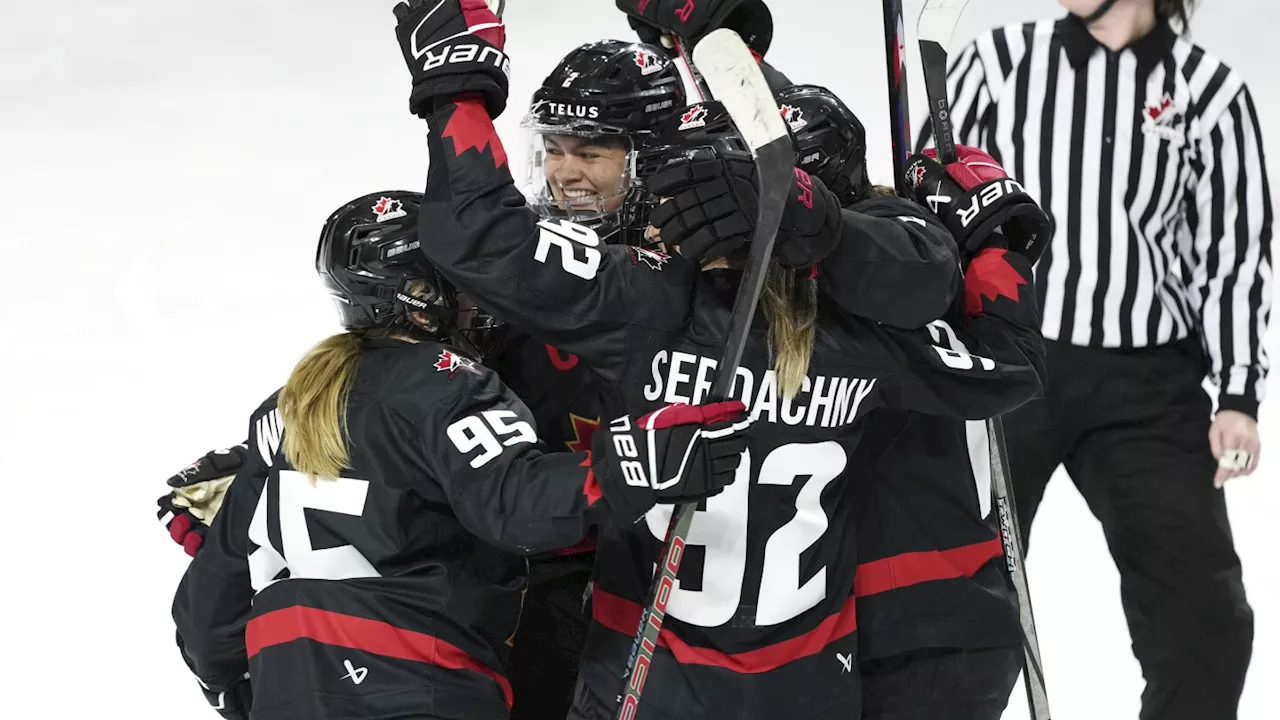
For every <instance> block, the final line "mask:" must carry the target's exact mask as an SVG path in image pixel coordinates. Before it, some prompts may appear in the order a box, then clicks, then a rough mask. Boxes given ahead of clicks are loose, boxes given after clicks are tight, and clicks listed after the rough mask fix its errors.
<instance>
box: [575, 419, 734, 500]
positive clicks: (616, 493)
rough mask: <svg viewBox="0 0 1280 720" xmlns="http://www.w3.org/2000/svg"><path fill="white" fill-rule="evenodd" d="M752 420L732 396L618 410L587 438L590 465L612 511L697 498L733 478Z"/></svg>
mask: <svg viewBox="0 0 1280 720" xmlns="http://www.w3.org/2000/svg"><path fill="white" fill-rule="evenodd" d="M750 427H751V419H750V418H749V417H748V416H747V409H746V406H744V405H743V404H742V403H741V402H739V401H737V400H733V401H728V402H718V403H710V404H707V405H684V404H679V405H668V406H666V407H663V408H660V409H658V410H655V411H653V412H651V413H649V414H648V415H645V416H643V417H641V418H639V419H638V420H633V419H631V418H630V417H627V416H625V415H624V416H623V417H620V418H618V419H616V420H614V421H612V422H610V423H609V427H608V428H607V429H605V428H602V429H601V430H600V431H598V432H596V434H595V436H594V437H593V438H592V441H591V445H592V458H593V461H592V471H593V472H594V474H595V477H596V482H597V484H599V486H600V491H601V493H602V494H603V495H604V499H605V502H607V503H609V509H610V510H612V511H613V514H614V515H616V516H617V517H618V518H619V519H620V520H622V522H624V523H631V522H635V521H636V520H639V519H640V518H641V517H642V516H643V515H644V514H645V513H646V512H648V511H649V508H652V507H653V506H654V505H656V504H658V503H670V504H676V503H694V502H698V501H699V500H702V499H703V498H707V497H711V496H712V495H716V494H718V493H719V492H720V491H721V490H723V489H724V488H725V486H726V485H728V484H730V483H732V482H733V481H734V479H735V477H736V475H737V471H738V463H739V462H740V460H741V458H742V453H743V451H744V450H746V449H747V430H748V428H750Z"/></svg>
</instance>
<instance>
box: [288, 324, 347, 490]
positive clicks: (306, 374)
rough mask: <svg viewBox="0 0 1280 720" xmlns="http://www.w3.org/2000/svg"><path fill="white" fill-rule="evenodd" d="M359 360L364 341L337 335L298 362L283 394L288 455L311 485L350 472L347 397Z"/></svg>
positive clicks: (324, 341)
mask: <svg viewBox="0 0 1280 720" xmlns="http://www.w3.org/2000/svg"><path fill="white" fill-rule="evenodd" d="M359 359H360V336H359V335H355V334H352V333H342V334H341V335H333V336H331V337H329V338H326V339H325V340H322V341H321V342H320V343H318V344H317V345H316V346H315V347H313V348H311V350H309V351H308V352H307V354H306V355H304V356H303V357H302V359H301V360H299V361H298V364H297V366H295V367H294V368H293V372H292V373H290V375H289V380H288V382H286V383H285V385H284V389H283V390H281V391H280V399H279V405H280V419H281V420H282V421H283V423H284V427H285V433H284V455H285V458H287V459H288V461H289V464H290V465H292V466H293V468H294V469H295V470H297V471H298V472H302V473H306V474H307V475H308V476H310V478H311V482H312V484H314V483H315V481H316V478H317V477H321V478H328V479H333V478H337V477H338V473H339V472H341V471H342V470H343V468H348V467H350V466H351V456H350V454H349V453H348V452H347V397H348V396H349V395H350V394H351V385H352V383H353V382H355V377H356V366H357V364H358V361H359Z"/></svg>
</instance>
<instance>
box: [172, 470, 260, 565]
mask: <svg viewBox="0 0 1280 720" xmlns="http://www.w3.org/2000/svg"><path fill="white" fill-rule="evenodd" d="M248 452H249V448H248V446H247V445H236V446H234V447H230V448H226V449H220V450H212V451H210V452H208V453H206V454H205V456H204V457H202V458H200V459H199V460H196V461H195V462H193V463H191V464H190V465H188V466H186V467H185V468H183V469H181V470H179V471H178V472H177V473H176V474H174V475H173V477H171V478H169V481H168V482H169V487H171V488H173V489H172V490H171V491H169V493H168V494H166V495H163V496H161V497H160V499H159V500H157V501H156V504H158V505H159V506H160V509H159V511H157V512H156V517H158V518H159V519H160V522H161V524H163V525H164V526H165V529H166V530H168V531H169V537H171V538H173V541H174V542H176V543H178V544H179V545H181V546H182V548H183V549H184V550H186V551H187V554H188V555H190V556H192V557H195V555H196V552H198V551H199V550H200V545H201V544H202V543H204V536H205V533H206V532H208V529H209V526H210V525H211V524H212V523H213V518H214V516H215V515H217V514H218V510H219V509H220V508H221V507H222V498H223V496H225V495H226V493H227V488H228V487H230V485H231V481H232V480H234V479H235V477H236V473H237V472H238V471H239V470H240V468H241V466H243V465H244V461H245V457H246V455H247V453H248Z"/></svg>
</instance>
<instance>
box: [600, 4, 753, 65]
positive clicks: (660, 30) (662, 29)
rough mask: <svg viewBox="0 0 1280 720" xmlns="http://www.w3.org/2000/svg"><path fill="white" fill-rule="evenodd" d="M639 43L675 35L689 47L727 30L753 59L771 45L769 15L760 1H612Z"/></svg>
mask: <svg viewBox="0 0 1280 720" xmlns="http://www.w3.org/2000/svg"><path fill="white" fill-rule="evenodd" d="M616 3H617V6H618V9H619V10H621V11H623V12H625V13H626V14H627V19H628V21H629V22H630V23H631V27H632V28H634V29H635V31H636V34H637V35H639V36H640V40H641V42H646V43H649V44H651V45H657V44H658V43H659V42H660V40H661V37H662V36H663V35H675V36H676V37H679V38H683V39H684V40H686V41H688V42H689V43H690V45H691V47H690V48H689V49H690V50H692V49H693V48H692V45H697V44H698V41H699V40H701V39H702V38H703V37H705V36H707V35H708V34H710V33H711V32H713V31H715V30H719V29H720V28H729V29H730V30H733V31H734V32H736V33H738V35H740V36H742V41H743V42H745V43H746V44H747V47H749V48H751V50H752V51H753V52H755V53H756V55H759V56H763V55H764V54H765V53H766V52H768V51H769V43H770V42H772V41H773V15H772V14H771V13H770V12H769V8H768V6H767V5H765V4H764V0H697V1H696V2H695V1H694V0H616Z"/></svg>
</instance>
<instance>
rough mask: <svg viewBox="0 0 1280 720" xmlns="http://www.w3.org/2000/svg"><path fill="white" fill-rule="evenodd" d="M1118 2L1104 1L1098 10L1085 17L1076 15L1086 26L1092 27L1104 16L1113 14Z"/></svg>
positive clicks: (1113, 0) (1112, 0) (1114, 0)
mask: <svg viewBox="0 0 1280 720" xmlns="http://www.w3.org/2000/svg"><path fill="white" fill-rule="evenodd" d="M1115 5H1116V0H1102V4H1101V5H1099V6H1098V9H1097V10H1094V11H1093V12H1091V13H1089V14H1088V15H1085V16H1083V17H1082V16H1080V15H1076V17H1078V18H1080V20H1081V21H1082V22H1083V23H1084V24H1085V25H1092V24H1094V23H1096V22H1098V21H1099V20H1101V19H1102V17H1103V16H1104V15H1106V14H1107V13H1109V12H1111V8H1113V7H1115Z"/></svg>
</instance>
